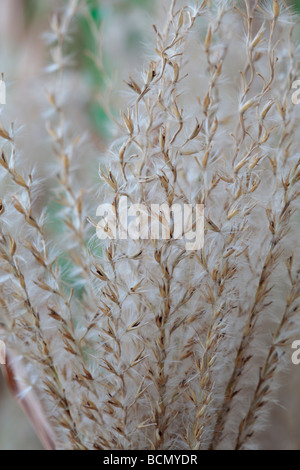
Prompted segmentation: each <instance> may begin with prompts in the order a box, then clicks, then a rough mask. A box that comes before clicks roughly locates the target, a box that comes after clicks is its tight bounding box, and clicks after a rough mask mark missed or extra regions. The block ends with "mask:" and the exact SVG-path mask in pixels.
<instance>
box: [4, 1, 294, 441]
mask: <svg viewBox="0 0 300 470" xmlns="http://www.w3.org/2000/svg"><path fill="white" fill-rule="evenodd" d="M179 3H180V2H175V1H172V3H171V6H170V10H169V14H168V18H167V21H166V24H165V25H164V27H163V28H160V27H158V26H154V33H155V38H156V45H155V47H154V48H153V51H154V52H153V57H152V58H151V61H150V62H149V64H148V66H147V67H146V68H145V69H144V71H143V73H142V75H141V76H140V75H137V76H133V77H130V78H129V80H128V82H127V84H128V88H129V90H130V97H129V106H128V109H127V110H126V111H125V112H123V113H122V118H121V122H120V123H119V124H120V125H119V129H120V132H119V135H118V138H117V140H116V141H115V142H114V143H113V145H112V146H111V149H110V151H109V152H108V153H107V155H106V156H105V158H104V159H102V160H103V164H101V170H100V176H101V179H102V183H101V186H100V192H99V193H98V195H97V197H96V196H95V195H93V193H92V191H91V190H90V188H88V191H87V188H86V187H83V185H82V182H81V181H80V179H78V178H76V177H75V173H76V172H75V171H74V169H73V168H72V155H73V153H74V152H76V151H79V152H80V150H77V144H78V143H80V139H78V138H75V137H76V136H72V135H71V133H70V131H69V129H68V127H67V126H66V123H67V116H66V113H65V110H64V108H63V105H62V104H61V102H60V101H61V95H60V93H62V89H61V85H62V84H63V75H64V73H65V68H66V66H67V61H66V60H65V56H64V51H65V46H64V45H65V38H66V37H67V34H68V29H69V26H70V24H71V22H72V18H73V16H74V15H75V14H76V8H78V2H76V1H72V2H70V5H69V7H68V8H67V9H66V11H65V13H64V14H63V15H60V16H55V17H54V19H53V21H52V24H51V25H52V36H51V38H52V39H51V48H52V49H51V50H52V57H53V59H54V63H55V65H54V66H53V70H57V72H58V78H59V80H58V82H57V84H58V86H57V88H56V89H55V90H54V91H53V92H51V93H49V101H50V104H51V107H52V111H53V112H52V115H51V122H48V123H47V129H48V131H49V134H50V136H51V138H52V140H53V148H54V151H55V156H56V161H57V166H56V169H55V172H56V175H57V176H58V177H57V183H56V185H55V188H54V191H55V194H56V197H57V199H58V201H59V205H60V207H61V212H60V217H61V219H62V221H63V222H64V224H65V229H66V234H67V237H66V238H65V246H64V247H63V249H64V254H65V255H66V254H68V257H69V259H70V260H71V268H70V269H71V271H72V279H73V280H74V284H73V285H70V282H69V283H66V282H65V280H64V276H63V274H64V273H63V270H62V267H61V266H60V264H59V262H58V255H59V254H60V252H58V248H57V247H56V245H55V244H54V243H53V240H51V237H50V236H49V233H48V232H47V208H46V207H45V210H44V211H42V213H41V212H40V208H39V205H38V204H37V198H38V194H39V186H40V184H41V182H40V181H39V179H38V178H37V179H35V174H34V173H31V172H28V171H27V169H26V168H25V166H24V165H22V161H21V160H20V158H18V149H17V137H16V138H15V136H14V129H13V127H12V128H11V129H10V130H9V131H8V130H5V129H4V128H2V129H1V134H0V136H1V139H2V141H3V150H2V154H1V158H0V163H1V167H2V169H1V194H0V196H1V198H2V199H1V204H0V214H1V216H0V224H1V225H0V231H1V232H0V233H1V235H0V258H1V264H0V269H1V277H0V281H1V284H0V289H1V298H0V307H1V309H0V313H1V335H2V336H3V338H4V339H5V341H6V343H7V345H8V348H9V351H10V353H11V354H12V357H13V360H12V363H11V365H10V366H9V367H13V368H14V369H15V370H18V371H21V372H20V375H21V378H22V382H23V383H26V387H25V390H23V396H24V398H23V399H24V400H26V396H27V395H26V393H25V392H27V393H31V392H30V390H34V392H35V394H36V396H37V397H38V399H39V401H40V403H41V404H42V408H43V410H44V414H45V416H46V418H47V420H48V421H49V422H50V423H51V426H52V429H53V430H54V437H52V436H51V439H49V440H48V442H49V441H50V442H51V443H52V444H51V445H52V447H56V448H70V449H154V450H159V449H193V450H196V449H219V448H227V449H245V448H248V447H249V446H257V445H258V443H257V441H256V433H257V432H258V431H259V430H260V429H261V426H262V425H263V424H265V423H266V421H267V412H268V403H270V401H271V399H272V398H274V397H276V389H277V385H278V382H279V377H280V372H281V371H282V370H283V369H284V368H285V367H286V365H287V364H288V361H287V360H286V352H287V351H289V348H290V345H291V343H292V339H293V337H294V334H295V332H297V324H298V323H297V313H299V295H300V290H299V279H298V276H299V273H298V271H297V266H299V257H297V253H296V252H295V250H294V248H295V243H297V238H296V237H295V233H294V231H293V227H295V226H296V223H297V221H296V216H297V214H295V213H296V209H297V203H298V202H299V180H300V171H299V153H298V147H299V138H298V136H297V126H296V124H297V108H296V107H295V106H294V105H293V104H292V99H291V93H292V84H293V82H294V80H295V79H297V78H298V77H297V73H298V69H297V57H296V47H295V44H294V40H293V29H294V25H295V21H294V18H293V16H292V14H291V13H290V12H289V11H288V10H287V8H286V7H285V6H284V5H282V4H281V3H279V2H278V1H276V0H274V1H269V2H263V3H262V2H255V1H250V0H249V1H248V0H245V1H244V2H242V1H240V2H239V1H223V0H222V1H209V0H204V1H203V2H190V4H188V5H184V4H183V5H179ZM95 34H96V33H95ZM100 66H101V65H100ZM95 158H97V156H95ZM81 162H82V166H84V165H85V159H84V156H82V160H81ZM37 173H38V171H37ZM77 176H78V175H77ZM121 196H127V197H128V200H129V201H130V203H132V204H144V205H146V206H147V207H150V205H151V204H163V203H166V204H168V205H169V206H171V205H172V204H174V203H177V204H192V205H196V204H204V206H205V244H204V248H203V249H202V250H199V251H186V250H185V245H184V243H183V241H182V240H177V239H174V238H173V237H172V235H173V233H171V238H170V239H169V240H159V241H158V240H156V241H154V240H141V239H139V240H108V241H106V242H103V243H102V244H101V245H100V242H99V243H98V244H97V243H95V240H96V237H94V239H92V238H91V240H93V241H91V243H89V242H88V241H89V237H91V233H90V229H91V224H90V222H89V220H92V219H95V211H94V212H93V210H94V209H93V207H96V206H97V205H98V204H100V203H103V202H108V203H112V204H114V205H115V208H116V211H118V207H119V201H120V198H121ZM120 215H121V214H120ZM158 217H159V214H158ZM160 221H161V222H162V217H160ZM171 232H172V231H171ZM99 245H100V246H99ZM60 249H61V248H60ZM16 363H17V367H16V366H15V364H16ZM23 388H24V387H23Z"/></svg>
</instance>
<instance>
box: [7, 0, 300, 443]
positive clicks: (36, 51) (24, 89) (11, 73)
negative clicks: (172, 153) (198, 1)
mask: <svg viewBox="0 0 300 470" xmlns="http://www.w3.org/2000/svg"><path fill="white" fill-rule="evenodd" d="M85 1H86V3H87V5H88V11H89V17H88V18H87V17H86V16H84V15H78V17H77V27H76V29H75V31H74V37H73V39H74V40H73V41H72V46H70V47H71V48H72V49H71V51H70V52H72V53H74V54H75V59H76V60H75V68H74V71H75V73H78V74H79V75H80V76H81V77H83V81H84V83H85V90H88V93H87V94H86V96H85V97H84V100H83V103H82V104H81V106H82V111H83V114H84V116H85V119H86V125H87V126H88V128H89V130H90V132H91V134H92V138H93V144H94V145H95V146H96V148H99V151H101V149H103V148H104V146H105V144H106V143H107V142H108V141H109V139H110V138H111V134H110V128H111V126H110V122H111V119H113V118H114V117H117V116H118V114H119V109H120V104H119V103H120V101H118V100H119V97H118V98H115V95H112V101H111V108H110V113H111V114H110V113H109V112H108V110H107V109H106V108H105V106H104V105H103V103H102V102H101V100H100V99H99V96H100V95H105V94H107V93H108V91H109V90H108V84H109V82H110V81H113V80H115V81H116V83H117V85H118V84H120V83H121V81H122V79H123V78H124V77H127V75H128V74H129V73H130V71H131V69H132V68H135V67H136V66H137V65H140V62H141V60H142V59H143V56H144V53H145V43H146V41H145V35H146V34H148V31H149V30H150V29H151V25H152V22H151V16H152V15H154V13H155V11H154V10H155V5H156V2H155V1H154V0H85ZM162 2H163V3H166V5H167V4H168V0H162ZM290 3H291V4H292V3H293V6H294V7H295V9H296V10H297V11H298V12H299V13H300V0H295V1H294V2H290ZM62 4H63V2H62V1H61V0H0V64H1V66H0V69H1V70H0V71H4V72H5V76H6V77H7V78H8V86H9V87H8V93H10V90H14V91H12V92H11V93H12V94H13V93H14V94H15V95H14V98H12V99H14V103H15V110H16V109H18V110H19V111H20V113H19V114H18V118H19V123H23V122H25V123H28V120H29V119H32V120H39V116H40V115H41V113H42V111H43V110H42V109H40V108H39V106H38V101H39V100H38V99H35V97H34V95H32V96H31V104H30V111H31V113H32V115H31V116H29V115H28V109H27V107H26V106H25V100H26V99H27V97H28V94H29V93H33V92H34V91H33V90H32V89H30V91H28V90H29V88H28V84H30V83H32V81H33V80H36V78H34V77H36V74H37V73H40V72H39V71H40V70H41V69H42V68H43V66H45V65H46V64H47V61H48V59H49V57H48V55H47V51H46V48H45V45H44V43H43V41H42V40H41V35H42V32H43V31H45V30H48V29H49V18H50V14H51V12H52V11H53V10H55V9H56V8H58V9H59V8H60V7H61V6H62ZM90 21H92V22H93V24H94V26H95V28H96V30H99V31H102V33H103V38H104V40H103V43H102V44H101V46H102V63H101V67H96V66H95V63H94V61H92V60H91V59H90V56H91V55H96V56H97V54H98V52H99V44H98V43H97V41H96V40H95V36H94V35H93V34H92V33H91V28H90ZM116 71H119V76H118V77H117V78H116V79H115V73H116ZM38 79H39V80H41V81H42V80H43V77H42V76H40V77H39V78H38ZM12 119H14V113H13V111H12ZM41 126H44V123H41ZM30 140H31V136H30V134H29V135H28V142H27V143H26V142H25V141H24V149H25V150H24V151H25V152H26V145H28V153H29V152H30V144H31V142H32V140H31V142H30ZM58 210H59V208H58V207H56V206H55V204H53V206H50V207H49V211H50V215H51V220H52V225H53V227H55V231H56V233H58V232H59V230H60V227H59V226H58V225H57V224H58V222H57V219H56V217H55V216H56V213H57V211H58ZM61 264H62V266H63V268H64V271H65V273H66V282H67V281H68V279H67V276H68V274H67V273H68V269H67V267H68V260H66V259H64V258H63V257H62V258H61ZM79 295H80V293H79ZM288 438H289V439H291V437H288ZM278 445H279V446H280V444H278ZM282 445H283V443H282ZM40 448H41V445H40V443H39V441H38V439H37V438H36V436H35V434H34V432H33V430H32V429H31V426H30V424H29V423H28V422H27V419H26V417H25V416H24V414H23V412H22V411H21V410H20V409H19V407H18V406H16V405H15V403H14V401H13V400H12V398H11V397H10V396H9V393H8V391H7V388H6V385H5V383H4V380H3V377H2V375H1V373H0V449H12V450H15V449H40Z"/></svg>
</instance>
